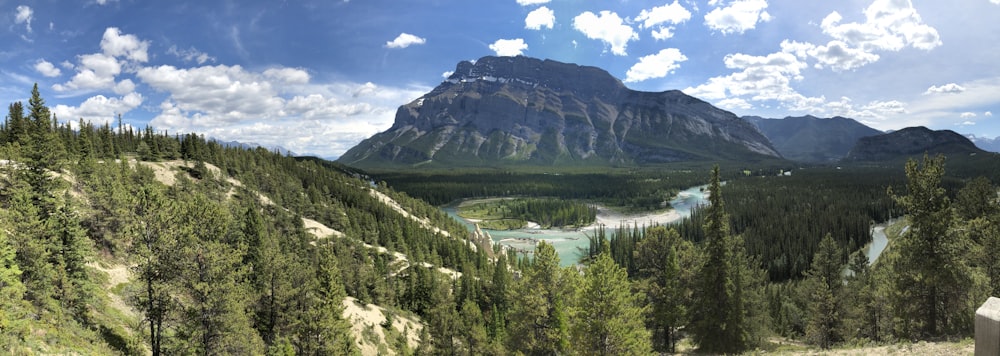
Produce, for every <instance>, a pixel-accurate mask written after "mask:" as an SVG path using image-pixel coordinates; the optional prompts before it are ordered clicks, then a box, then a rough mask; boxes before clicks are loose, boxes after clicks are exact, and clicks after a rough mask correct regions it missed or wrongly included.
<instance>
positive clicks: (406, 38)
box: [385, 32, 427, 48]
mask: <svg viewBox="0 0 1000 356" xmlns="http://www.w3.org/2000/svg"><path fill="white" fill-rule="evenodd" d="M424 43H427V39H424V38H420V37H417V36H415V35H411V34H409V33H406V32H403V33H400V34H399V36H396V38H395V39H393V40H392V41H388V42H386V43H385V48H406V47H409V46H412V45H422V44H424Z"/></svg>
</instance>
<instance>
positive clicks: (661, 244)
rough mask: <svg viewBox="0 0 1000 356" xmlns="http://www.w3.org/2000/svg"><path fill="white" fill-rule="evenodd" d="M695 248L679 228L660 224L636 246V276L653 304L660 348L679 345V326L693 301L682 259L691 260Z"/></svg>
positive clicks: (665, 349) (651, 322)
mask: <svg viewBox="0 0 1000 356" xmlns="http://www.w3.org/2000/svg"><path fill="white" fill-rule="evenodd" d="M692 250H693V246H692V245H691V243H690V242H689V241H685V240H683V239H681V237H680V235H679V234H678V233H677V230H674V229H669V230H668V229H666V228H664V227H660V226H657V227H653V228H650V229H647V230H646V231H645V237H644V238H643V240H642V241H640V242H639V243H638V244H636V246H635V248H634V254H635V260H636V263H637V265H638V268H639V273H638V276H636V277H637V278H638V279H639V282H638V283H639V286H640V289H641V290H642V291H644V292H645V294H646V298H647V301H648V304H649V306H650V312H649V315H648V323H647V324H648V325H649V328H650V331H651V332H652V334H653V340H654V342H653V346H654V347H655V348H656V349H657V351H662V352H671V353H672V352H674V351H675V349H676V345H675V344H676V340H677V339H678V337H677V330H678V329H679V328H680V327H681V326H683V325H684V322H685V318H686V315H687V307H686V306H687V305H688V304H689V300H688V298H687V297H688V290H689V288H688V287H689V286H688V285H687V282H689V281H688V280H687V278H686V276H682V272H683V271H682V270H681V260H682V259H685V260H690V259H691V256H690V254H691V253H692ZM686 262H688V261H686Z"/></svg>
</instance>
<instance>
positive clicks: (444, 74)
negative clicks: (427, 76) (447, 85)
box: [441, 70, 455, 79]
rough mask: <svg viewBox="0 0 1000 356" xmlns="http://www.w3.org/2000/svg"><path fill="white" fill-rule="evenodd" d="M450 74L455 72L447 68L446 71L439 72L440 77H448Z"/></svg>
mask: <svg viewBox="0 0 1000 356" xmlns="http://www.w3.org/2000/svg"><path fill="white" fill-rule="evenodd" d="M452 74H455V71H453V70H449V71H447V72H444V73H441V78H445V79H448V77H450V76H451V75H452Z"/></svg>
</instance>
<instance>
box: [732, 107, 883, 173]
mask: <svg viewBox="0 0 1000 356" xmlns="http://www.w3.org/2000/svg"><path fill="white" fill-rule="evenodd" d="M743 119H744V120H747V121H749V122H751V123H753V124H754V125H755V126H756V127H757V129H759V130H760V131H761V133H763V134H764V136H766V137H767V138H768V139H769V140H771V144H773V145H774V148H775V149H777V150H778V152H780V153H781V155H782V156H784V157H785V158H787V159H790V160H793V161H798V162H808V163H830V162H836V161H839V160H840V159H842V158H844V157H846V156H847V154H848V153H849V152H850V150H851V148H852V147H854V145H855V143H857V140H858V139H860V138H862V137H866V136H874V135H880V134H882V133H883V132H882V131H879V130H876V129H873V128H871V127H868V126H866V125H864V124H862V123H860V122H858V121H856V120H854V119H850V118H845V117H841V116H835V117H831V118H819V117H815V116H812V115H806V116H797V117H793V116H786V117H785V118H783V119H771V118H762V117H760V116H744V117H743Z"/></svg>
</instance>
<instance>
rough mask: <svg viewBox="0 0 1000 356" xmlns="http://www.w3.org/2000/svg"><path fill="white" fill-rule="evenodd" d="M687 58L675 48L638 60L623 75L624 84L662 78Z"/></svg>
mask: <svg viewBox="0 0 1000 356" xmlns="http://www.w3.org/2000/svg"><path fill="white" fill-rule="evenodd" d="M686 60H687V57H686V56H684V54H682V53H681V51H680V50H678V49H676V48H667V49H663V50H660V52H659V53H656V54H651V55H648V56H644V57H641V58H639V63H636V64H635V65H633V66H632V68H629V70H628V72H626V73H625V82H626V83H634V82H641V81H643V80H647V79H653V78H663V77H665V76H667V74H670V73H671V72H673V71H674V69H677V68H679V67H680V66H681V65H680V62H683V61H686Z"/></svg>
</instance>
